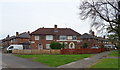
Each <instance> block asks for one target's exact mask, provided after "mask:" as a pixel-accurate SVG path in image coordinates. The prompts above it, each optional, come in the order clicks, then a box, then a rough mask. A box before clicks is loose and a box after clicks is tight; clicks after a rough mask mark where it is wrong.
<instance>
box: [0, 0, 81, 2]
mask: <svg viewBox="0 0 120 70" xmlns="http://www.w3.org/2000/svg"><path fill="white" fill-rule="evenodd" d="M0 2H1V3H4V2H19V3H20V2H22V3H28V2H32V3H33V2H37V3H38V2H80V0H0Z"/></svg>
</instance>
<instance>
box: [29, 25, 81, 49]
mask: <svg viewBox="0 0 120 70" xmlns="http://www.w3.org/2000/svg"><path fill="white" fill-rule="evenodd" d="M80 35H81V34H79V33H78V32H76V31H74V30H73V29H71V28H57V25H54V28H44V27H43V28H39V29H37V30H35V31H34V32H32V33H31V34H30V41H31V48H32V49H50V43H51V42H53V41H55V42H59V43H61V44H62V43H64V44H65V46H66V47H65V48H67V49H78V48H80V43H79V42H80Z"/></svg>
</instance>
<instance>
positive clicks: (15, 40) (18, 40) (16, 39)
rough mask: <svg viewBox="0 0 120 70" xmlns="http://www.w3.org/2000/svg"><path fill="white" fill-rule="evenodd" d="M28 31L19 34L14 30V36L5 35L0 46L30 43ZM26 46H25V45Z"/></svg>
mask: <svg viewBox="0 0 120 70" xmlns="http://www.w3.org/2000/svg"><path fill="white" fill-rule="evenodd" d="M29 34H30V33H29V32H24V33H21V34H19V33H18V32H16V36H11V37H10V36H9V35H8V36H7V37H6V38H5V39H3V40H2V46H3V47H8V46H9V45H11V44H22V45H24V46H28V45H30V42H29V39H30V35H29ZM26 48H27V47H26Z"/></svg>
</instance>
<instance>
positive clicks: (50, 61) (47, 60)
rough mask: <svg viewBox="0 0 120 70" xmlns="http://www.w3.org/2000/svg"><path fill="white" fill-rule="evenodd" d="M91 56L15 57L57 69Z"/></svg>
mask: <svg viewBox="0 0 120 70" xmlns="http://www.w3.org/2000/svg"><path fill="white" fill-rule="evenodd" d="M91 55H92V54H80V55H16V56H18V57H22V58H31V59H32V61H36V62H40V63H43V64H47V65H48V66H50V67H57V66H60V65H64V64H67V63H70V62H73V61H77V60H80V59H83V58H87V57H90V56H91Z"/></svg>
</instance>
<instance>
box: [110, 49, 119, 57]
mask: <svg viewBox="0 0 120 70" xmlns="http://www.w3.org/2000/svg"><path fill="white" fill-rule="evenodd" d="M118 52H119V51H118V50H115V51H113V52H112V53H110V54H109V55H108V56H120V54H119V53H118Z"/></svg>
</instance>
